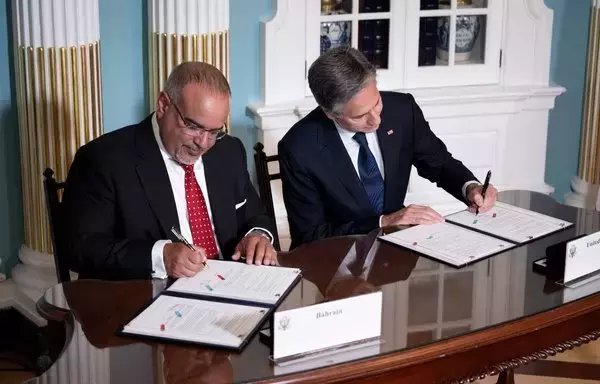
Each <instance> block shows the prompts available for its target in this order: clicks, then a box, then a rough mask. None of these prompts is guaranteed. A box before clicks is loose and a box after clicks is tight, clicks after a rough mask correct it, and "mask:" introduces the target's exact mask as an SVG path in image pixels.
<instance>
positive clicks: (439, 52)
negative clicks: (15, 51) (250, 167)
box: [248, 0, 565, 243]
mask: <svg viewBox="0 0 600 384" xmlns="http://www.w3.org/2000/svg"><path fill="white" fill-rule="evenodd" d="M275 4H276V11H275V14H274V16H273V18H272V19H271V20H268V21H265V22H263V23H261V53H260V55H261V56H260V57H261V96H262V98H261V100H260V101H259V102H257V103H254V104H251V105H249V106H248V109H249V111H250V113H251V114H252V115H253V116H254V122H255V126H256V128H257V129H258V139H259V141H261V142H262V143H263V144H264V145H265V150H266V152H267V153H268V154H274V153H276V152H277V142H278V141H279V140H280V139H281V137H283V135H284V134H285V133H286V132H287V130H288V129H289V128H290V127H291V126H292V125H293V124H294V123H295V122H296V121H298V119H300V118H301V117H303V116H305V115H306V114H307V113H308V112H309V111H310V110H312V109H313V108H315V107H316V103H315V101H314V98H313V97H312V95H311V94H310V90H309V88H308V84H307V79H306V76H307V72H308V68H309V67H310V65H311V64H312V62H313V61H314V60H315V59H316V58H317V57H318V56H319V55H320V54H321V52H322V51H324V50H326V49H328V48H330V47H332V46H336V45H339V44H351V45H352V46H354V47H356V48H357V49H359V50H361V51H362V52H363V53H364V54H365V55H366V56H367V57H368V58H369V60H371V62H372V63H373V64H374V65H375V66H376V67H377V72H378V74H377V84H378V87H379V88H380V89H382V90H396V91H399V92H409V93H411V94H412V95H413V96H414V97H415V99H416V101H417V103H418V104H419V105H420V107H421V109H422V110H423V113H424V115H425V118H426V119H427V120H428V122H429V124H430V126H431V129H432V130H433V131H434V132H435V133H436V134H437V135H438V136H439V137H440V138H441V139H442V140H443V141H444V142H445V143H446V144H447V146H448V148H449V149H450V151H451V152H452V153H453V155H455V157H457V158H458V159H459V160H461V161H463V163H465V165H466V166H467V167H469V168H470V169H471V170H472V171H473V172H474V173H475V175H476V176H478V177H484V175H485V173H486V172H487V170H489V169H491V170H492V171H493V174H494V177H493V179H494V180H493V183H494V184H495V185H496V186H497V187H498V188H499V189H501V190H503V189H528V190H534V191H540V192H544V193H549V192H551V191H552V187H551V186H549V185H547V184H546V183H545V181H544V173H545V163H546V135H547V126H548V112H549V110H550V109H551V108H552V107H553V106H554V99H555V97H556V96H558V95H560V94H561V93H562V92H564V91H565V89H564V88H562V87H560V86H556V85H553V84H550V83H549V67H550V46H551V40H552V10H550V9H549V8H547V7H546V5H545V4H544V0H276V1H275ZM448 47H450V48H448ZM452 47H454V49H452ZM273 188H274V190H273V195H274V200H275V210H276V215H277V222H278V226H279V229H280V234H281V237H282V241H283V243H285V242H286V239H285V238H286V236H287V235H286V234H287V233H288V230H287V216H286V212H285V208H284V205H283V201H282V198H281V191H280V187H279V184H274V185H273ZM406 203H420V204H427V205H431V206H432V207H433V208H434V209H437V210H438V211H440V212H441V213H447V212H449V211H452V210H456V209H459V208H461V207H462V205H461V203H459V202H458V201H456V200H455V199H454V198H453V197H452V196H450V195H449V194H447V193H446V192H444V191H443V190H441V189H439V188H436V187H435V185H433V184H431V183H430V182H429V181H427V180H424V179H422V178H420V177H419V176H418V175H417V174H416V172H413V174H412V175H411V179H410V183H409V189H408V194H407V197H406Z"/></svg>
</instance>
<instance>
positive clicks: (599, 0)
mask: <svg viewBox="0 0 600 384" xmlns="http://www.w3.org/2000/svg"><path fill="white" fill-rule="evenodd" d="M599 53H600V0H592V12H591V21H590V29H589V40H588V53H587V69H586V75H585V77H586V79H585V91H584V95H583V98H584V108H583V125H582V127H581V146H580V148H579V169H578V172H577V176H574V177H573V179H572V180H571V192H569V193H567V194H566V196H565V203H567V204H569V205H573V206H576V207H580V208H592V209H594V208H596V209H600V196H599V195H598V189H599V187H600V58H599V57H598V55H599Z"/></svg>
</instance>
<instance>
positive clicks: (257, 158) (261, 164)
mask: <svg viewBox="0 0 600 384" xmlns="http://www.w3.org/2000/svg"><path fill="white" fill-rule="evenodd" d="M264 149H265V146H264V145H263V144H262V143H260V142H259V143H256V145H255V146H254V165H255V167H256V179H257V181H258V193H259V194H260V200H261V201H262V203H263V205H264V207H265V208H266V210H267V214H268V215H269V216H270V217H271V218H272V219H273V223H274V224H275V228H274V229H275V233H274V234H273V236H275V239H274V240H273V246H274V247H275V249H276V250H278V251H281V245H280V244H279V234H278V233H277V223H276V221H275V207H274V206H273V194H272V193H271V181H273V180H278V179H281V174H280V173H279V172H277V173H273V174H269V163H270V162H277V163H278V164H279V156H277V155H271V156H267V154H266V153H265V152H264Z"/></svg>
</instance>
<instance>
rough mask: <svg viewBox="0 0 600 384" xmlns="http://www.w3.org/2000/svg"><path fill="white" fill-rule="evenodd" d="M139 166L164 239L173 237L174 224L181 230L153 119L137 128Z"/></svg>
mask: <svg viewBox="0 0 600 384" xmlns="http://www.w3.org/2000/svg"><path fill="white" fill-rule="evenodd" d="M135 146H136V151H137V164H136V171H137V174H138V177H139V179H140V183H141V185H142V188H143V189H144V192H145V193H146V197H147V198H148V202H149V203H150V208H151V209H152V211H153V212H154V215H155V216H156V218H157V220H158V222H159V224H160V227H161V229H162V231H163V236H164V237H166V238H170V237H171V232H170V228H171V226H172V225H175V226H177V227H179V219H178V218H177V208H176V207H175V199H174V198H173V190H172V188H171V182H170V180H169V174H168V173H167V168H166V167H165V163H164V160H163V158H162V156H161V154H160V149H159V148H158V143H157V142H156V139H155V138H154V133H153V132H152V123H151V120H150V117H149V118H147V119H146V120H144V121H143V122H142V123H141V124H140V125H139V126H138V128H137V133H136V143H135Z"/></svg>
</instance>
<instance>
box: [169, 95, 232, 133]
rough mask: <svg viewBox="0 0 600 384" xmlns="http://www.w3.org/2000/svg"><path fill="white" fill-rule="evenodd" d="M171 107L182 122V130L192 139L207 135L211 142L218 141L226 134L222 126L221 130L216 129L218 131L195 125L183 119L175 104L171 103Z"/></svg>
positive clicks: (185, 118)
mask: <svg viewBox="0 0 600 384" xmlns="http://www.w3.org/2000/svg"><path fill="white" fill-rule="evenodd" d="M171 105H173V106H174V107H175V110H176V111H177V114H178V115H179V117H180V118H181V121H183V124H184V126H183V128H182V130H183V131H184V132H185V133H186V134H188V135H190V136H193V137H200V136H202V135H204V134H205V133H206V134H207V135H208V137H209V138H210V139H213V140H220V139H222V138H223V137H225V135H227V132H226V131H225V126H223V127H222V128H218V129H205V128H202V127H201V126H199V125H198V124H197V123H195V122H194V121H192V120H191V119H190V118H187V117H185V116H184V115H183V113H181V110H180V109H179V107H178V106H177V104H175V103H174V102H173V101H171Z"/></svg>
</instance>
